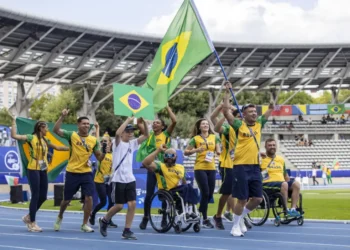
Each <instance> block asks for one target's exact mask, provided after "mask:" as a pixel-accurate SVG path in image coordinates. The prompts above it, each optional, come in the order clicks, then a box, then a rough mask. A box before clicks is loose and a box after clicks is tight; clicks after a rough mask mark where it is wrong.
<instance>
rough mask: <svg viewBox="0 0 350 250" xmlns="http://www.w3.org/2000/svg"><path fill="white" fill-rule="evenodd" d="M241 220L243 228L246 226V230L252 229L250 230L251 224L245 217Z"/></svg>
mask: <svg viewBox="0 0 350 250" xmlns="http://www.w3.org/2000/svg"><path fill="white" fill-rule="evenodd" d="M243 220H244V224H245V226H246V227H247V228H248V229H252V228H253V224H252V222H251V221H250V220H249V219H248V218H247V217H244V218H243Z"/></svg>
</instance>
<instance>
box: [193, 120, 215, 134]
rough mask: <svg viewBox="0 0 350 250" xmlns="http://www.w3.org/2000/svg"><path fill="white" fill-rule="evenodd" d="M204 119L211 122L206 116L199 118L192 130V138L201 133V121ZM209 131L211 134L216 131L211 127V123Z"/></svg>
mask: <svg viewBox="0 0 350 250" xmlns="http://www.w3.org/2000/svg"><path fill="white" fill-rule="evenodd" d="M202 121H207V122H208V123H209V121H208V119H205V118H201V119H199V120H197V121H196V123H195V125H194V128H193V130H192V134H191V138H192V137H195V136H196V135H199V134H200V133H201V129H200V127H201V122H202ZM208 133H209V134H214V131H213V130H212V129H211V127H210V124H209V131H208Z"/></svg>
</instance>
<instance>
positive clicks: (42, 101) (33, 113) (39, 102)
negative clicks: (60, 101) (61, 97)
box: [29, 94, 54, 120]
mask: <svg viewBox="0 0 350 250" xmlns="http://www.w3.org/2000/svg"><path fill="white" fill-rule="evenodd" d="M52 99H54V96H53V95H50V94H44V95H42V96H41V97H40V98H39V99H35V101H34V102H33V104H32V106H31V107H30V110H29V116H30V117H31V118H32V119H33V120H40V119H41V115H42V112H43V110H44V109H45V106H46V105H47V104H48V103H49V102H50V101H51V100H52Z"/></svg>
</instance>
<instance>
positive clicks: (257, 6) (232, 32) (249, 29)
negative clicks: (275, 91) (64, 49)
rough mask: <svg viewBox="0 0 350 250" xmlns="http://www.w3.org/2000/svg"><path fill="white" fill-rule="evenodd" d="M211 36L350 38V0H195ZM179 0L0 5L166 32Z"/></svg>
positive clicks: (116, 27)
mask: <svg viewBox="0 0 350 250" xmlns="http://www.w3.org/2000/svg"><path fill="white" fill-rule="evenodd" d="M195 2H196V4H197V7H198V9H199V12H200V14H201V16H202V19H203V21H204V23H205V25H206V27H207V29H208V32H209V34H210V36H211V38H212V40H214V41H226V42H251V43H254V42H260V43H261V42H266V43H340V42H350V32H347V31H348V28H349V26H350V15H349V10H350V0H195ZM181 3H182V0H147V1H146V0H97V1H96V0H60V1H51V0H30V1H29V0H13V1H9V0H0V6H2V7H3V8H8V9H12V10H15V11H16V10H17V11H19V12H24V13H26V14H34V15H36V16H40V17H44V18H45V17H46V18H52V19H56V20H61V21H65V22H72V23H76V24H81V25H86V26H93V27H97V28H104V29H108V30H113V31H122V32H130V33H138V34H149V35H157V36H162V35H164V33H165V31H166V29H167V28H168V26H169V24H170V22H171V20H172V18H173V17H174V15H175V13H176V11H177V10H178V8H179V7H180V5H181Z"/></svg>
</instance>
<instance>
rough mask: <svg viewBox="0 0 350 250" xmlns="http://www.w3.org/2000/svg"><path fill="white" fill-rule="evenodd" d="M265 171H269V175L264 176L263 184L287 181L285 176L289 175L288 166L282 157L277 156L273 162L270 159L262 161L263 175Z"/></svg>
mask: <svg viewBox="0 0 350 250" xmlns="http://www.w3.org/2000/svg"><path fill="white" fill-rule="evenodd" d="M270 162H271V164H270ZM269 164H270V165H269ZM265 170H266V171H267V175H264V174H263V183H268V182H284V181H285V179H284V176H285V174H286V173H287V171H286V164H285V162H284V159H283V158H282V157H281V156H279V155H276V157H275V158H274V159H273V160H272V158H270V157H266V158H264V159H263V160H262V161H261V171H262V173H264V171H265ZM264 177H265V178H264Z"/></svg>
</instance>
